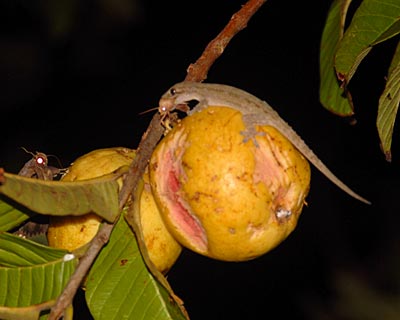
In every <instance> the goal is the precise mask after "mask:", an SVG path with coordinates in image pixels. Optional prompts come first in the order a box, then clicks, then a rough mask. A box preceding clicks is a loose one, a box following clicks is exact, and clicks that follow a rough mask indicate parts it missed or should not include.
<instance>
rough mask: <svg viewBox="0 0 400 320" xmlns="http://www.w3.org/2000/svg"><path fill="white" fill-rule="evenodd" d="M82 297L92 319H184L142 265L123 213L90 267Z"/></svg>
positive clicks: (133, 237)
mask: <svg viewBox="0 0 400 320" xmlns="http://www.w3.org/2000/svg"><path fill="white" fill-rule="evenodd" d="M86 300H87V303H88V306H89V309H90V311H91V313H92V315H93V317H94V318H95V319H96V320H100V319H107V320H113V319H116V320H117V319H118V320H119V319H157V320H164V319H168V320H172V319H174V320H175V319H186V318H185V316H184V315H183V314H182V313H181V310H180V308H179V306H177V304H176V303H175V302H174V300H173V299H170V296H169V294H168V291H167V290H166V289H165V288H164V287H163V286H161V285H160V284H159V283H158V282H157V281H156V280H155V279H154V277H153V276H152V275H151V273H150V272H149V271H148V269H147V268H146V265H145V263H144V261H143V259H142V256H141V254H140V251H139V249H138V246H137V243H136V239H135V236H134V234H133V232H132V230H131V229H130V228H129V226H128V224H127V222H126V221H125V219H124V218H123V217H121V218H120V219H119V221H118V223H117V224H116V226H115V228H114V230H113V232H112V234H111V237H110V241H109V242H108V244H107V246H106V247H105V248H104V249H103V250H102V251H101V253H100V255H99V256H98V257H97V259H96V261H95V263H94V265H93V266H92V268H91V271H90V273H89V275H88V280H87V284H86Z"/></svg>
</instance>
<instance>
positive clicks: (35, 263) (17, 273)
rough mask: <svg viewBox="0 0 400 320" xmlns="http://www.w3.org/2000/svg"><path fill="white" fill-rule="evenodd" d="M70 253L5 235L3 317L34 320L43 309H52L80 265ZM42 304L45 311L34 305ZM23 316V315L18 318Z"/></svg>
mask: <svg viewBox="0 0 400 320" xmlns="http://www.w3.org/2000/svg"><path fill="white" fill-rule="evenodd" d="M66 254H67V251H65V250H57V249H53V248H49V247H46V246H43V245H39V244H37V243H35V242H32V241H29V240H26V239H22V238H20V237H17V236H14V235H11V234H8V233H5V232H1V233H0V283H1V285H0V306H1V307H0V318H2V319H4V318H6V319H30V317H31V316H32V315H34V314H36V313H38V312H40V311H41V310H43V308H48V307H49V306H51V305H52V304H53V300H54V299H56V298H57V297H58V296H59V295H60V294H61V292H62V290H63V288H64V287H65V285H66V283H67V281H68V280H69V278H70V277H71V275H72V273H73V272H74V270H75V267H76V264H77V259H76V258H74V257H73V256H67V255H66ZM38 304H42V307H41V308H42V309H40V308H38V306H34V305H38ZM20 307H22V308H23V309H19V308H20ZM13 308H17V309H13ZM24 312H25V318H24V317H23V316H24ZM10 314H11V315H12V314H14V316H15V317H11V316H10ZM20 314H22V316H21V317H20V318H18V315H20ZM29 314H31V316H29ZM32 317H33V316H32ZM32 319H34V318H32Z"/></svg>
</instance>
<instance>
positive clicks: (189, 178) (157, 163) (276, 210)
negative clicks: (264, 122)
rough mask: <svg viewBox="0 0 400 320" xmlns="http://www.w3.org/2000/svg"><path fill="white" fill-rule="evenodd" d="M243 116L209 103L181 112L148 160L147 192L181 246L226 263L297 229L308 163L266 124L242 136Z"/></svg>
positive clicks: (257, 252) (252, 255) (261, 250)
mask: <svg viewBox="0 0 400 320" xmlns="http://www.w3.org/2000/svg"><path fill="white" fill-rule="evenodd" d="M244 129H245V128H244V124H243V121H242V116H241V113H239V112H238V111H236V110H233V109H231V108H227V107H209V108H207V109H206V110H204V111H202V112H198V113H195V114H193V115H191V116H189V117H186V118H185V119H183V120H182V121H181V123H180V124H179V125H178V126H177V127H175V128H174V129H173V130H172V131H171V132H170V133H169V134H168V135H167V136H166V137H165V138H164V139H163V141H161V143H160V144H159V145H158V147H157V148H156V150H155V152H154V153H153V156H152V158H151V161H150V177H151V178H150V181H151V185H152V188H153V194H154V196H155V198H156V201H157V204H158V206H159V208H160V210H161V213H162V216H163V219H164V221H165V222H166V224H167V227H168V228H169V230H170V232H171V233H172V234H173V235H174V237H175V238H176V239H177V240H178V241H179V242H180V243H181V244H182V245H183V246H185V247H187V248H189V249H191V250H193V251H195V252H198V253H200V254H203V255H205V256H208V257H211V258H215V259H219V260H224V261H243V260H249V259H253V258H255V257H258V256H260V255H262V254H264V253H266V252H268V251H269V250H271V249H272V248H274V247H276V246H277V245H278V244H279V243H281V242H282V241H283V240H284V239H285V238H286V237H287V236H288V235H289V234H290V233H291V232H292V231H293V230H294V228H295V227H296V224H297V220H298V218H299V215H300V212H301V210H302V207H303V204H304V199H305V197H306V195H307V193H308V190H309V184H310V167H309V164H308V162H307V161H306V160H305V159H304V158H303V156H302V155H301V154H300V153H299V152H298V151H297V150H296V149H295V148H294V147H293V146H292V144H291V143H290V142H289V141H288V140H287V139H286V138H285V137H283V136H282V135H281V134H280V133H279V132H278V131H277V130H275V129H274V128H272V127H267V126H265V127H259V128H258V130H259V132H260V133H261V132H262V134H260V135H257V137H256V140H257V144H258V147H256V146H255V145H254V143H253V141H251V140H250V141H247V142H246V143H245V142H244V141H243V135H241V133H240V132H241V131H243V130H244Z"/></svg>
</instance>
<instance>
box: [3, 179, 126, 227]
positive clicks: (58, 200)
mask: <svg viewBox="0 0 400 320" xmlns="http://www.w3.org/2000/svg"><path fill="white" fill-rule="evenodd" d="M120 175H121V174H120V173H116V174H110V175H106V176H103V177H101V178H96V179H90V180H85V181H74V182H65V181H44V180H38V179H31V178H26V177H21V176H19V175H15V174H10V173H4V176H5V182H4V183H3V184H2V185H1V186H0V192H1V193H3V194H4V195H6V196H7V197H9V198H11V199H13V200H15V201H16V202H18V203H20V204H22V205H24V206H26V207H27V208H29V209H31V210H33V211H35V212H37V213H41V214H50V215H56V216H67V215H83V214H85V213H89V212H95V213H97V214H98V215H99V216H101V217H103V218H104V219H106V220H108V221H113V220H114V219H115V217H116V216H117V215H118V214H119V208H118V183H117V181H116V179H117V178H118V177H119V176H120Z"/></svg>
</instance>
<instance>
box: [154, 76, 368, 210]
mask: <svg viewBox="0 0 400 320" xmlns="http://www.w3.org/2000/svg"><path fill="white" fill-rule="evenodd" d="M193 100H196V101H198V104H197V105H196V106H195V107H194V108H193V109H192V110H190V108H189V107H188V102H189V101H193ZM209 106H226V107H229V108H232V109H234V110H237V111H239V112H240V113H241V114H242V118H243V123H244V125H245V131H244V132H242V134H243V136H244V140H245V141H246V140H248V139H253V141H255V139H254V138H255V135H257V130H256V126H257V125H259V126H272V127H274V128H275V129H277V130H278V131H279V132H280V133H281V134H282V135H284V136H285V137H286V138H287V139H288V140H289V141H290V142H291V143H292V144H293V145H294V146H295V147H296V148H297V150H299V151H300V153H301V154H302V155H303V156H304V157H305V158H306V159H307V160H308V161H310V162H311V163H312V164H313V165H314V166H315V167H316V168H317V169H318V170H319V171H320V172H321V173H322V174H324V175H325V177H327V178H328V179H329V180H330V181H331V182H333V183H334V184H335V185H336V186H337V187H339V188H340V189H342V190H343V191H344V192H346V193H347V194H349V195H350V196H352V197H353V198H355V199H357V200H359V201H361V202H364V203H366V204H371V203H370V202H369V201H368V200H367V199H365V198H363V197H361V196H360V195H358V194H357V193H356V192H354V191H353V190H352V189H350V187H348V186H347V185H346V184H345V183H344V182H342V181H341V180H340V179H339V178H338V177H336V175H335V174H334V173H333V172H332V171H331V170H329V168H328V167H327V166H326V165H325V164H324V163H323V162H322V161H321V160H320V159H319V157H318V156H317V155H316V154H315V153H314V152H313V151H312V150H311V149H310V147H308V145H307V144H306V143H305V142H304V141H303V139H302V138H301V137H300V136H299V135H298V134H297V133H296V132H295V131H294V129H292V127H291V126H290V125H289V124H287V123H286V122H285V121H284V120H283V119H282V118H281V117H280V116H279V114H278V113H277V112H276V111H275V110H274V109H273V108H272V107H271V106H270V105H269V104H268V103H266V102H265V101H262V100H260V99H259V98H257V97H256V96H253V95H252V94H250V93H248V92H246V91H244V90H241V89H238V88H235V87H232V86H228V85H223V84H215V83H199V82H190V81H184V82H181V83H177V84H175V85H174V86H172V87H171V88H170V89H169V90H168V91H167V92H165V93H164V95H163V96H162V97H161V99H160V101H159V107H158V111H159V113H160V114H161V117H162V119H164V118H165V117H166V116H167V115H168V114H169V113H170V112H171V111H173V110H175V109H177V110H182V111H184V112H186V113H187V114H189V115H190V114H193V113H195V112H199V111H201V110H204V109H206V108H207V107H209Z"/></svg>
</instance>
